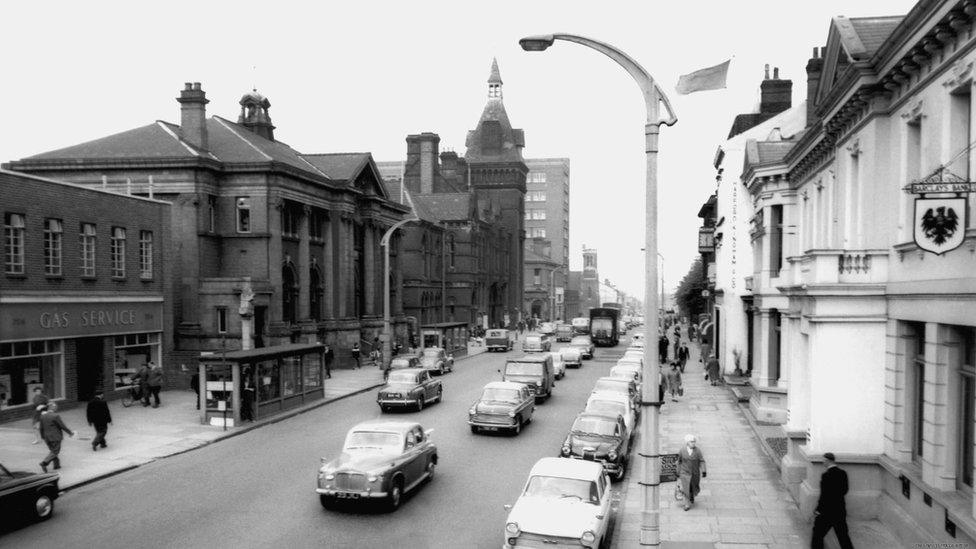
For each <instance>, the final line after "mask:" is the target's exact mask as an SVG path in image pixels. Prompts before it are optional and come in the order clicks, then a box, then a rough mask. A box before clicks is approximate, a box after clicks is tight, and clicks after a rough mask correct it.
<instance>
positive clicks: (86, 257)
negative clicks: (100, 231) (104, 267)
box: [78, 223, 95, 277]
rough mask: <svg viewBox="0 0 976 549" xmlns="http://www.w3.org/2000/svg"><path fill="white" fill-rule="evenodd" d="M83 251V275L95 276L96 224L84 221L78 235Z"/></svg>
mask: <svg viewBox="0 0 976 549" xmlns="http://www.w3.org/2000/svg"><path fill="white" fill-rule="evenodd" d="M78 244H79V248H80V251H81V276H87V277H93V276H95V224H94V223H82V224H81V230H80V231H79V235H78Z"/></svg>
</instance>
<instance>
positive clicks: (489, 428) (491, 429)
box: [482, 427, 498, 431]
mask: <svg viewBox="0 0 976 549" xmlns="http://www.w3.org/2000/svg"><path fill="white" fill-rule="evenodd" d="M482 429H487V430H489V431H497V430H498V427H482Z"/></svg>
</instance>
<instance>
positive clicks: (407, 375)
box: [387, 372, 417, 384]
mask: <svg viewBox="0 0 976 549" xmlns="http://www.w3.org/2000/svg"><path fill="white" fill-rule="evenodd" d="M387 381H388V382H390V383H407V384H413V383H417V374H415V373H414V372H390V377H389V379H387Z"/></svg>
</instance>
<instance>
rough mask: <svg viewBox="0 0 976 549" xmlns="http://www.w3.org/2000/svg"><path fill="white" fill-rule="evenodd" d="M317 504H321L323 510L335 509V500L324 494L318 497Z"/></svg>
mask: <svg viewBox="0 0 976 549" xmlns="http://www.w3.org/2000/svg"><path fill="white" fill-rule="evenodd" d="M319 502H320V503H321V504H322V508H324V509H332V508H333V507H335V499H333V498H332V497H331V496H327V495H325V494H322V495H320V496H319Z"/></svg>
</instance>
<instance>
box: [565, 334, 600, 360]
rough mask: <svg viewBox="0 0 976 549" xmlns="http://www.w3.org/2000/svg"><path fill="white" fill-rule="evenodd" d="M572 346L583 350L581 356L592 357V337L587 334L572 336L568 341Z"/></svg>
mask: <svg viewBox="0 0 976 549" xmlns="http://www.w3.org/2000/svg"><path fill="white" fill-rule="evenodd" d="M569 344H570V345H572V346H573V347H579V348H580V351H582V352H583V358H593V348H594V346H593V339H591V338H590V336H588V335H578V336H573V339H572V340H570V342H569Z"/></svg>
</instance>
